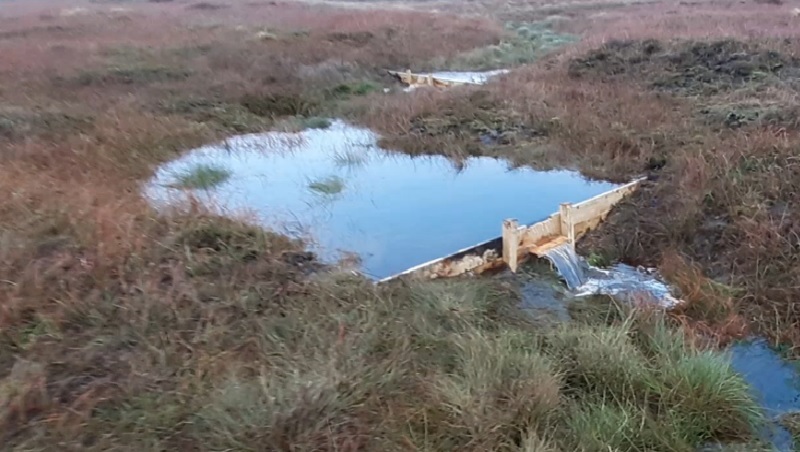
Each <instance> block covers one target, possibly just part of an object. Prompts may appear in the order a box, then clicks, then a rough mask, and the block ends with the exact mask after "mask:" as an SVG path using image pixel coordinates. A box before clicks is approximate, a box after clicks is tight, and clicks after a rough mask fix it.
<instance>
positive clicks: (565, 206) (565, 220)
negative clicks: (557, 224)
mask: <svg viewBox="0 0 800 452" xmlns="http://www.w3.org/2000/svg"><path fill="white" fill-rule="evenodd" d="M558 213H559V214H560V216H561V235H563V236H566V237H567V240H569V244H570V246H572V247H573V248H575V224H574V223H573V222H572V204H570V203H568V202H565V203H562V204H561V205H560V206H559V207H558Z"/></svg>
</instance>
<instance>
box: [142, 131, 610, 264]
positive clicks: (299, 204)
mask: <svg viewBox="0 0 800 452" xmlns="http://www.w3.org/2000/svg"><path fill="white" fill-rule="evenodd" d="M377 139H378V136H377V135H376V134H375V133H373V132H371V131H370V130H368V129H363V128H358V127H353V126H350V125H348V124H346V123H344V122H342V121H338V120H337V121H333V122H332V124H331V126H330V127H329V128H327V129H315V130H307V131H304V132H301V133H282V132H272V133H266V134H251V135H242V136H236V137H232V138H230V139H228V140H226V141H225V142H223V143H219V144H215V145H210V146H205V147H202V148H199V149H196V150H194V151H192V152H189V153H188V154H187V155H186V156H184V157H183V158H181V159H179V160H176V161H174V162H171V163H169V164H166V165H164V166H162V167H161V168H160V169H159V170H158V172H157V173H156V175H155V177H154V179H153V180H152V181H151V183H150V184H148V186H147V187H146V189H145V193H146V195H147V196H148V197H149V198H150V199H151V200H152V202H153V203H154V204H156V205H157V206H164V205H166V204H169V203H172V202H176V201H181V200H185V199H186V197H187V196H186V194H187V192H188V193H191V194H192V195H193V196H195V197H196V199H198V200H199V201H201V202H203V203H204V204H206V205H208V206H209V207H210V208H211V209H213V210H215V211H217V212H219V213H222V214H229V215H235V214H237V213H241V212H242V211H249V212H250V213H251V214H253V215H255V217H256V220H257V221H259V222H260V223H261V224H263V225H266V226H268V227H270V228H273V229H277V230H279V231H282V232H286V233H288V234H290V235H300V236H303V237H305V238H311V239H312V243H311V245H310V248H311V249H312V250H313V251H315V252H317V253H318V254H319V255H320V257H321V258H322V259H323V260H324V261H336V260H338V259H340V258H342V257H343V256H346V255H347V254H346V252H352V253H355V254H356V255H357V256H358V257H359V258H360V262H361V263H360V267H361V270H362V271H363V272H364V273H365V274H367V275H369V276H372V277H375V278H381V277H385V276H390V275H392V274H395V273H398V272H401V271H403V270H405V269H407V268H409V267H412V266H414V265H417V264H420V263H423V262H426V261H429V260H432V259H436V258H438V257H441V256H443V255H447V254H449V253H452V252H454V251H456V250H458V249H461V248H464V247H468V246H471V245H474V244H475V243H479V242H482V241H484V240H487V239H491V238H493V237H496V236H498V235H499V234H500V232H501V224H502V221H503V220H504V219H506V218H518V219H519V220H520V221H521V222H526V223H533V222H535V221H538V220H541V219H542V218H545V217H546V216H548V215H550V214H552V213H553V212H555V211H557V210H558V206H559V204H560V203H562V202H580V201H582V200H585V199H587V198H590V197H592V196H594V195H597V194H600V193H602V192H605V191H607V190H609V189H611V188H614V187H615V185H613V184H610V183H605V182H589V181H587V180H586V179H584V178H583V177H581V176H580V175H579V174H578V173H574V172H569V171H548V172H541V171H534V170H531V169H527V168H516V169H510V168H509V165H508V164H507V163H506V162H505V161H502V160H497V159H492V158H472V159H469V160H467V161H466V163H465V164H464V165H463V167H460V168H459V167H456V166H455V165H454V164H453V163H452V162H451V161H450V160H448V159H446V158H443V157H417V158H412V157H409V156H406V155H404V154H400V153H394V152H386V151H383V150H381V149H380V148H379V147H378V146H377ZM201 165H205V167H209V166H212V167H213V166H215V167H218V168H219V169H220V171H224V172H225V173H226V174H227V175H228V177H227V178H226V179H225V180H224V181H222V182H221V183H220V184H219V185H216V186H215V187H214V188H211V189H206V190H201V189H196V190H191V191H186V190H179V189H175V188H170V187H171V186H174V185H175V183H176V181H177V180H179V179H180V177H181V174H184V175H185V173H186V172H187V171H189V170H191V169H192V168H197V167H198V166H201ZM343 253H345V254H343Z"/></svg>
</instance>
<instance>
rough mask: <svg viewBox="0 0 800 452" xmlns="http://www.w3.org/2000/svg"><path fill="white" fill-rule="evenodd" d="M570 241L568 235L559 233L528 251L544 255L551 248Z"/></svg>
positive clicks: (540, 255)
mask: <svg viewBox="0 0 800 452" xmlns="http://www.w3.org/2000/svg"><path fill="white" fill-rule="evenodd" d="M568 241H569V239H568V238H567V237H566V236H563V235H559V236H557V237H552V238H551V240H549V241H547V242H545V243H543V244H541V245H537V246H533V247H530V248H528V249H527V250H526V251H527V252H529V253H531V254H535V255H536V256H539V257H542V256H544V255H545V253H546V252H548V251H549V250H551V249H553V248H555V247H557V246H561V245H563V244H565V243H567V242H568Z"/></svg>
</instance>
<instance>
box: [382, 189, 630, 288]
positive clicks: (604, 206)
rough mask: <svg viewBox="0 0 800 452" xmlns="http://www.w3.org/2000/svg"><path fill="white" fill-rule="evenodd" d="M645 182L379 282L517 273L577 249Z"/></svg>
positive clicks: (512, 227) (508, 227) (564, 207)
mask: <svg viewBox="0 0 800 452" xmlns="http://www.w3.org/2000/svg"><path fill="white" fill-rule="evenodd" d="M642 180H644V179H643V178H640V179H636V180H634V181H632V182H630V183H627V184H625V185H622V186H620V187H617V188H614V189H612V190H609V191H607V192H605V193H601V194H599V195H597V196H594V197H592V198H590V199H587V200H586V201H583V202H580V203H577V204H571V203H564V204H561V206H560V208H559V210H558V212H555V213H553V214H552V215H550V216H548V217H547V218H545V219H544V220H542V221H539V222H536V223H533V224H531V225H520V224H519V222H518V221H517V220H515V219H508V220H505V221H503V224H502V226H501V228H500V229H501V231H502V234H501V235H500V236H499V237H496V238H493V239H491V240H487V241H485V242H483V243H479V244H477V245H474V246H471V247H468V248H465V249H462V250H459V251H457V252H455V253H452V254H450V255H448V256H444V257H441V258H439V259H435V260H432V261H429V262H425V263H423V264H420V265H417V266H414V267H412V268H409V269H408V270H406V271H404V272H401V273H399V274H396V275H393V276H389V277H387V278H384V279H382V280H380V281H378V282H379V283H383V282H388V281H391V280H395V279H398V278H404V277H409V278H423V279H435V278H449V277H454V276H460V275H465V274H481V273H483V272H485V271H487V270H490V269H498V268H502V267H504V266H507V267H508V268H509V269H510V270H511V271H512V272H516V271H517V268H518V267H519V264H521V263H523V262H524V261H526V260H527V259H529V258H530V257H531V256H537V257H543V256H544V254H545V253H546V252H547V251H548V250H550V249H553V248H555V247H558V246H561V245H563V244H565V243H569V244H570V245H571V246H573V247H574V246H575V242H576V241H577V240H578V239H579V238H581V237H582V236H583V235H585V234H586V233H587V232H589V231H590V230H592V229H594V228H596V227H597V226H598V225H599V224H600V223H601V222H602V221H603V220H604V219H605V218H606V216H607V215H608V213H609V212H610V211H611V209H612V208H613V207H614V205H616V204H617V203H619V202H620V201H621V200H623V199H624V198H625V197H626V196H627V195H629V194H630V193H632V192H633V191H634V190H636V188H637V187H638V186H639V184H640V183H641V181H642Z"/></svg>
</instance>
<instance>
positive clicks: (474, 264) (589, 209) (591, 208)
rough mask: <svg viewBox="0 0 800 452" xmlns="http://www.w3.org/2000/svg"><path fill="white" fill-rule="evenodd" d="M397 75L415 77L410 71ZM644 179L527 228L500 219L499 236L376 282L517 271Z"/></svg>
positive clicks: (595, 220) (588, 224)
mask: <svg viewBox="0 0 800 452" xmlns="http://www.w3.org/2000/svg"><path fill="white" fill-rule="evenodd" d="M397 74H398V76H405V75H409V76H414V75H417V74H411V72H410V71H407V72H406V73H397ZM642 180H643V179H638V180H635V181H633V182H631V183H629V184H626V185H623V186H622V187H618V188H615V189H613V190H609V191H607V192H605V193H602V194H600V195H597V196H595V197H593V198H591V199H589V200H586V201H584V202H581V203H579V204H574V205H573V204H569V203H565V204H562V205H561V207H560V208H559V212H556V213H554V214H553V215H550V216H549V217H548V218H546V219H544V220H543V221H539V222H537V223H534V224H532V225H530V226H527V227H522V228H520V227H519V224H518V223H517V221H516V220H506V221H505V222H503V229H502V235H501V236H500V237H497V238H494V239H491V240H488V241H486V242H483V243H481V244H478V245H474V246H471V247H468V248H465V249H463V250H460V251H457V252H455V253H453V254H450V255H449V256H446V257H442V258H439V259H435V260H432V261H429V262H426V263H424V264H420V265H417V266H415V267H412V268H410V269H408V270H406V271H404V272H402V273H399V274H397V275H394V276H390V277H388V278H384V279H382V280H380V281H379V283H382V282H386V281H390V280H393V279H395V278H398V277H400V276H405V275H409V276H412V275H413V276H415V277H421V278H447V277H452V276H458V275H463V274H465V273H473V274H480V273H481V272H483V271H486V270H488V269H492V268H497V267H498V266H500V265H508V267H509V268H511V270H512V271H516V270H517V268H518V266H519V264H520V263H521V262H523V261H524V260H525V259H526V258H527V257H528V256H530V255H531V254H536V255H540V256H541V255H542V254H543V253H544V252H546V251H547V250H549V249H551V248H552V247H554V246H558V245H561V244H563V243H567V242H569V243H572V244H573V246H574V244H575V240H576V239H577V238H579V237H580V236H581V235H583V234H584V233H585V232H586V231H588V230H590V229H592V228H594V227H596V226H597V225H598V224H599V223H600V222H601V221H603V219H605V217H606V216H607V215H608V213H609V212H610V210H611V208H612V207H613V206H614V204H616V203H617V202H619V201H620V200H622V198H623V197H625V196H626V195H628V194H629V193H631V192H632V191H633V190H635V189H636V187H637V185H638V184H639V183H640V182H641V181H642Z"/></svg>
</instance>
